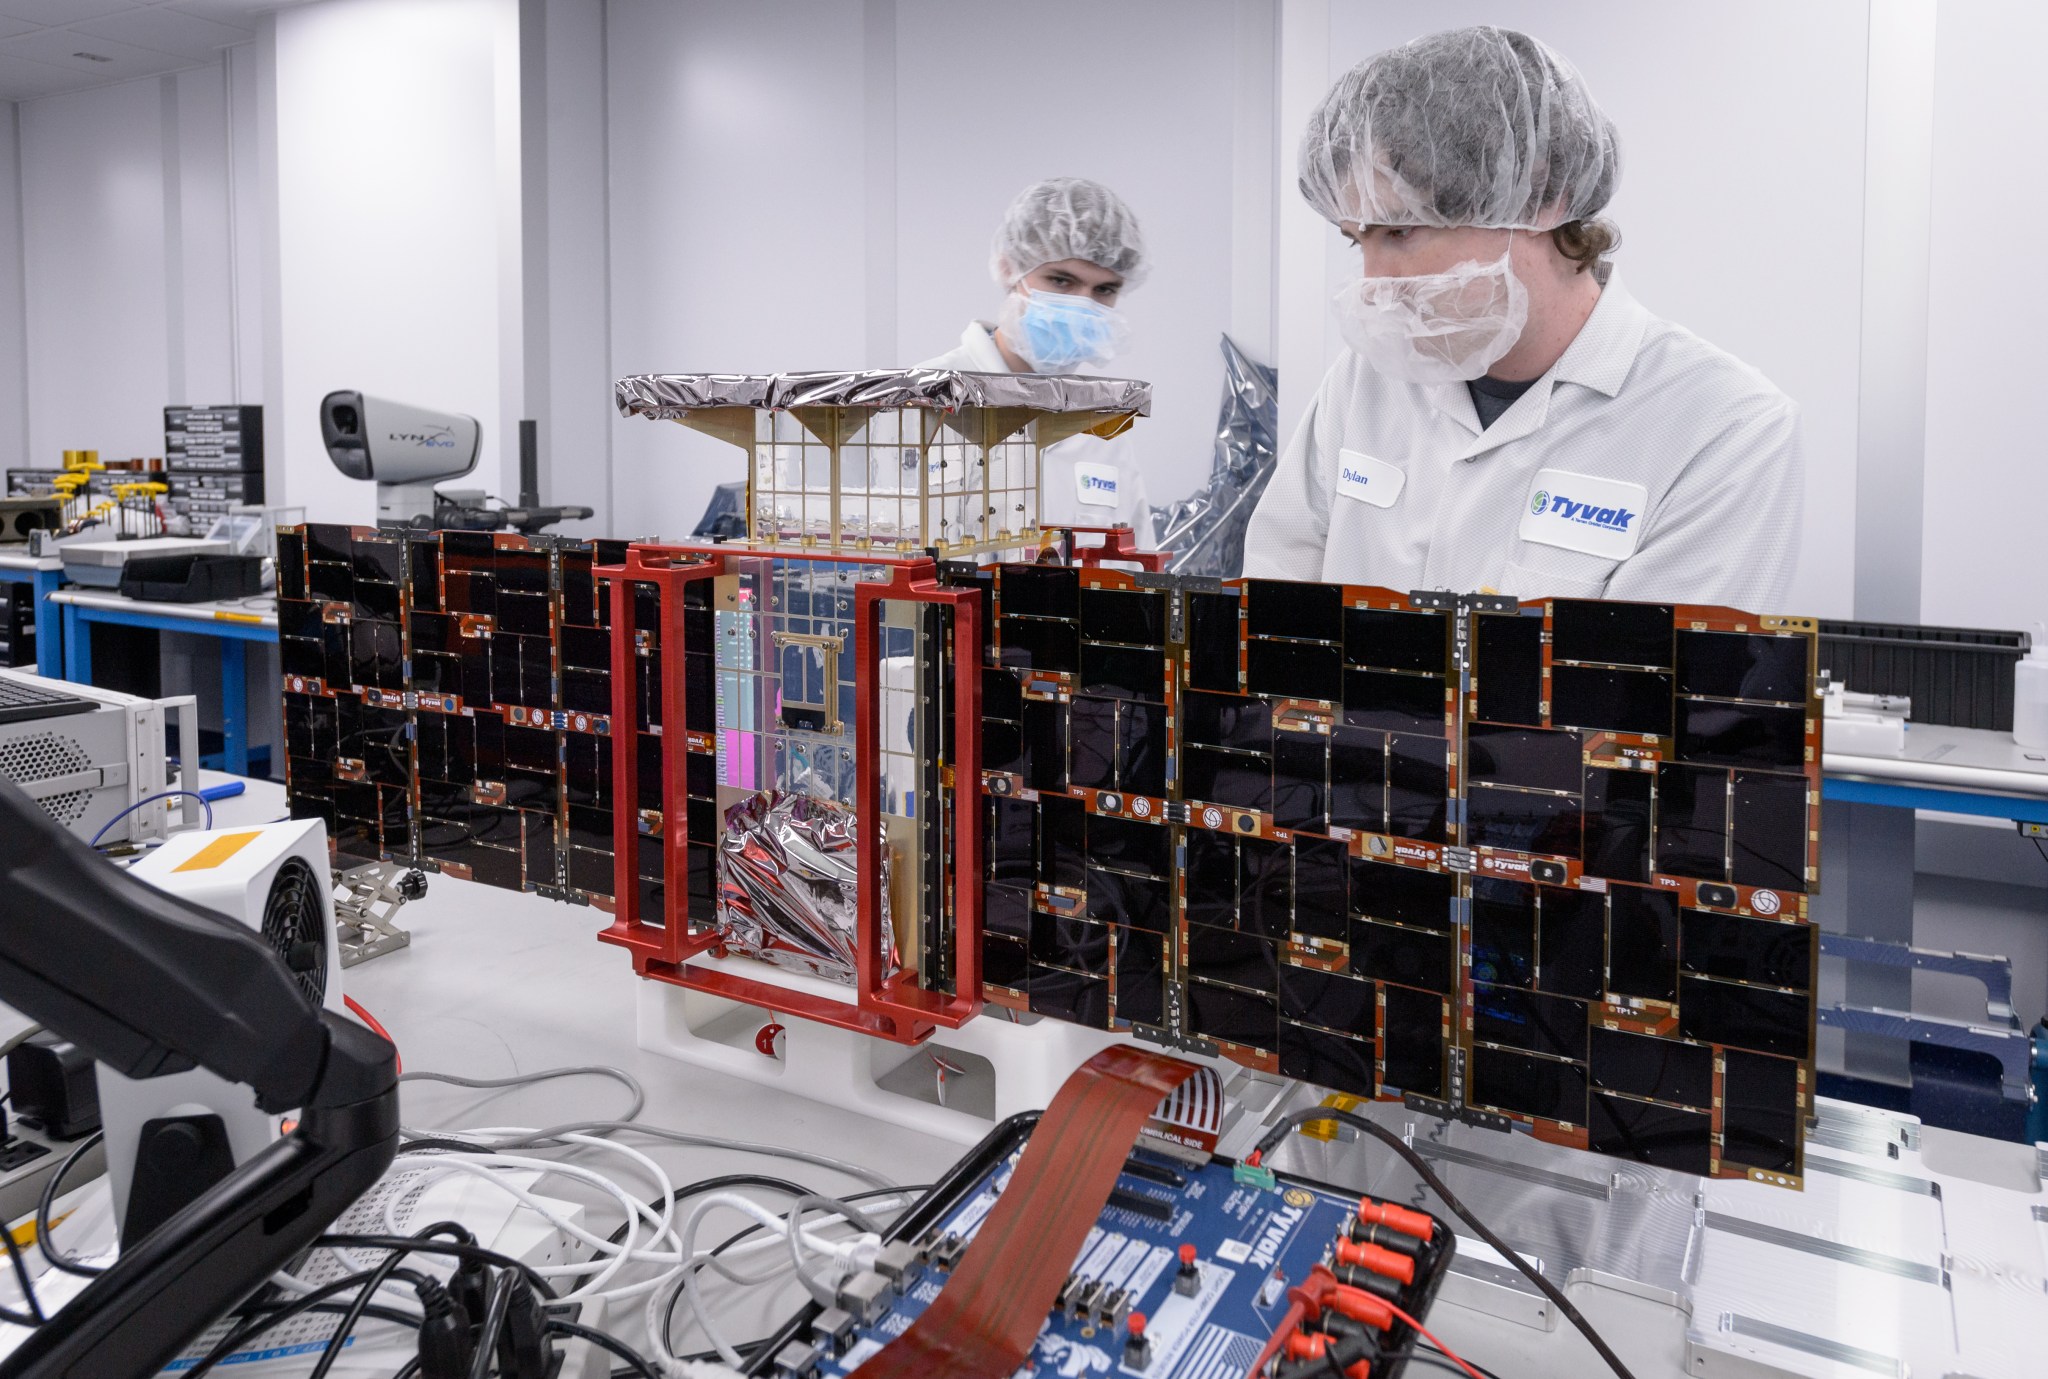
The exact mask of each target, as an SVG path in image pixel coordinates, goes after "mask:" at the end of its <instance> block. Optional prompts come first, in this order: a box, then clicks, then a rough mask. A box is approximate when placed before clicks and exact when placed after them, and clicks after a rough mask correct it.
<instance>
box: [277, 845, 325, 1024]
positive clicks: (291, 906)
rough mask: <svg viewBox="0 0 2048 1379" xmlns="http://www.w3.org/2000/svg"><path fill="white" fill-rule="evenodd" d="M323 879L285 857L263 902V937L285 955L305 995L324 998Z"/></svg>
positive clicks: (315, 999)
mask: <svg viewBox="0 0 2048 1379" xmlns="http://www.w3.org/2000/svg"><path fill="white" fill-rule="evenodd" d="M325 884H326V883H325V882H323V881H322V880H321V879H320V878H319V877H318V876H315V875H314V874H313V869H312V868H311V867H309V866H307V865H306V864H305V863H304V862H302V861H300V860H299V859H298V858H296V857H287V858H286V859H285V860H284V864H283V865H282V866H280V867H279V868H278V869H277V876H276V878H275V879H274V880H272V881H271V883H270V895H269V897H268V898H267V899H266V900H265V901H264V902H263V941H264V942H265V943H268V944H269V945H270V946H271V948H272V949H273V950H275V951H276V953H277V955H278V956H279V957H281V958H283V959H284V965H285V966H286V967H288V968H290V969H291V973H292V977H293V979H294V980H296V981H297V982H298V984H299V989H300V990H301V991H303V992H305V993H306V999H307V1000H309V1001H311V1002H312V1003H313V1004H314V1005H316V1006H317V1005H320V1004H321V1003H322V1002H324V1001H325V1000H326V998H327V917H326V914H325V907H324V906H323V905H322V904H321V899H322V897H321V888H322V887H323V886H324V885H325Z"/></svg>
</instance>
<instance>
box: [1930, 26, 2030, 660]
mask: <svg viewBox="0 0 2048 1379" xmlns="http://www.w3.org/2000/svg"><path fill="white" fill-rule="evenodd" d="M2044 42H2048V7H2044V6H2041V5H2039V4H2031V3H2026V0H1971V2H1970V3H1967V4H1948V5H1944V6H1943V7H1942V9H1941V32H1940V37H1939V43H1938V47H1937V49H1936V56H1935V108H1934V189H1933V197H1932V201H1933V223H1932V226H1931V229H1930V235H1931V238H1932V248H1931V251H1930V255H1929V257H1930V263H1931V267H1930V270H1929V282H1928V340H1927V462H1926V481H1925V507H1924V511H1925V514H1926V526H1925V527H1924V529H1923V556H1922V565H1921V571H1922V582H1921V605H1920V617H1921V619H1922V620H1923V621H1925V622H1929V623H1937V624H1948V625H1951V626H1963V627H1999V628H2019V629H2026V628H2029V627H2031V626H2032V624H2033V623H2034V622H2036V621H2037V620H2041V619H2048V593H2044V591H2043V586H2042V581H2041V549H2042V532H2043V530H2044V529H2048V462H2044V459H2043V446H2042V443H2041V438H2040V436H2039V435H2038V434H2036V433H2037V432H2038V431H2039V429H2040V423H2039V419H2038V415H2037V413H2038V408H2037V407H2036V406H2035V399H2037V398H2038V397H2039V396H2040V394H2039V393H2038V392H2037V391H2036V389H2037V388H2038V387H2039V380H2040V377H2041V374H2042V371H2043V367H2044V364H2048V344H2044V335H2043V331H2042V326H2041V323H2042V321H2043V320H2048V275H2043V274H2042V273H2039V272H2035V271H2033V269H2032V268H2031V267H2030V266H2029V258H2030V256H2029V255H2028V254H2027V252H2026V251H2025V250H2019V249H2007V248H2005V247H2004V241H2005V239H2006V238H2007V237H2008V236H2012V237H2017V238H2018V239H2020V240H2028V239H2031V238H2032V237H2033V236H2034V234H2035V232H2036V230H2037V228H2038V227H2039V226H2041V225H2042V224H2043V223H2044V220H2048V178H2043V177H2042V176H2041V175H2040V174H2039V173H2038V172H2037V171H2036V170H2035V168H2036V166H2037V164H2038V162H2039V152H2038V149H2039V130H2040V120H2039V118H2038V115H2037V113H2036V112H2035V106H2036V103H2037V98H2036V97H2035V96H2034V94H2033V93H2034V92H2035V91H2036V90H2037V89H2038V86H2039V79H2038V77H2037V76H2036V74H2035V72H2034V68H2033V64H2032V62H2031V59H2032V58H2033V57H2034V56H2035V55H2036V54H2038V53H2039V52H2040V51H2041V45H2042V44H2043V43H2044Z"/></svg>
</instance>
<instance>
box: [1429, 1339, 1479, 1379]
mask: <svg viewBox="0 0 2048 1379" xmlns="http://www.w3.org/2000/svg"><path fill="white" fill-rule="evenodd" d="M1415 1344H1416V1346H1417V1347H1418V1349H1417V1350H1416V1351H1415V1353H1414V1354H1412V1355H1410V1356H1409V1357H1408V1358H1409V1359H1411V1360H1426V1361H1428V1362H1429V1363H1430V1364H1433V1365H1439V1366H1441V1367H1443V1368H1444V1369H1449V1370H1457V1371H1458V1373H1460V1374H1463V1373H1464V1371H1463V1370H1460V1369H1458V1360H1464V1361H1465V1363H1466V1364H1468V1365H1470V1366H1472V1368H1474V1369H1476V1370H1478V1371H1479V1372H1480V1374H1482V1375H1484V1376H1485V1379H1500V1376H1499V1375H1498V1374H1495V1373H1494V1372H1493V1371H1492V1370H1490V1369H1488V1368H1487V1367H1486V1366H1485V1365H1482V1364H1480V1363H1479V1362H1478V1361H1477V1360H1466V1359H1465V1357H1464V1356H1462V1355H1460V1356H1459V1357H1458V1360H1453V1359H1452V1358H1451V1357H1450V1354H1449V1352H1447V1351H1443V1350H1439V1349H1437V1348H1436V1347H1435V1346H1433V1345H1431V1344H1430V1343H1429V1342H1428V1341H1425V1340H1424V1339H1422V1337H1420V1336H1417V1337H1416V1338H1415Z"/></svg>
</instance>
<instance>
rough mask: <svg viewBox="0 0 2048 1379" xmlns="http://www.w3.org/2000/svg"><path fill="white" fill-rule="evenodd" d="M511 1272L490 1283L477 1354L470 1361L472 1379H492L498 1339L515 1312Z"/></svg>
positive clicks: (477, 1337)
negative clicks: (506, 1320)
mask: <svg viewBox="0 0 2048 1379" xmlns="http://www.w3.org/2000/svg"><path fill="white" fill-rule="evenodd" d="M514 1277H516V1276H515V1275H514V1274H512V1273H511V1272H509V1271H505V1272H501V1273H499V1274H498V1275H497V1276H496V1277H495V1278H493V1279H492V1280H491V1291H490V1292H488V1293H486V1294H485V1295H484V1315H483V1325H482V1326H480V1327H479V1328H478V1329H477V1336H476V1355H475V1357H474V1358H473V1359H471V1360H470V1362H469V1379H491V1367H492V1364H493V1363H494V1362H495V1361H496V1359H497V1357H498V1338H499V1337H500V1336H502V1335H504V1334H505V1318H506V1317H508V1316H510V1315H511V1313H512V1280H513V1278H514Z"/></svg>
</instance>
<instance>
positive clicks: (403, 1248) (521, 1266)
mask: <svg viewBox="0 0 2048 1379" xmlns="http://www.w3.org/2000/svg"><path fill="white" fill-rule="evenodd" d="M313 1243H314V1244H315V1245H316V1246H325V1247H327V1248H328V1249H333V1248H334V1247H336V1246H340V1247H341V1248H342V1249H345V1250H397V1251H398V1252H400V1253H401V1254H430V1255H450V1256H453V1257H454V1258H456V1259H480V1260H482V1261H483V1262H484V1263H486V1264H495V1265H497V1266H498V1267H499V1268H500V1269H517V1270H518V1271H519V1272H520V1273H522V1274H524V1275H525V1276H526V1281H527V1282H528V1283H531V1284H532V1285H533V1286H534V1287H535V1288H538V1289H539V1290H540V1294H541V1296H542V1297H544V1298H546V1299H548V1300H549V1301H550V1302H552V1301H554V1300H555V1297H556V1294H555V1288H554V1285H553V1284H551V1283H549V1282H548V1281H547V1280H546V1279H544V1278H542V1277H541V1276H540V1275H539V1274H537V1273H535V1272H534V1271H533V1267H532V1266H531V1265H529V1264H527V1263H525V1262H524V1261H521V1260H517V1259H514V1258H512V1257H511V1256H510V1255H502V1254H499V1253H498V1252H497V1251H496V1250H486V1249H484V1248H483V1247H481V1246H478V1245H444V1244H442V1243H441V1242H440V1241H438V1240H415V1239H412V1238H411V1237H409V1236H403V1235H323V1236H321V1237H320V1238H319V1239H318V1240H315V1241H314V1242H313ZM364 1277H368V1275H367V1274H365V1275H364ZM184 1379H193V1376H191V1375H189V1374H188V1375H185V1376H184Z"/></svg>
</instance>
